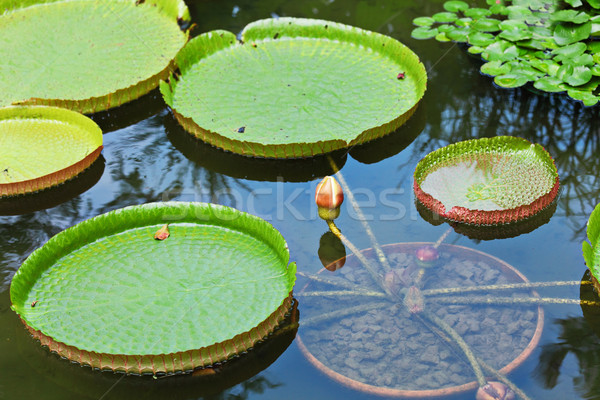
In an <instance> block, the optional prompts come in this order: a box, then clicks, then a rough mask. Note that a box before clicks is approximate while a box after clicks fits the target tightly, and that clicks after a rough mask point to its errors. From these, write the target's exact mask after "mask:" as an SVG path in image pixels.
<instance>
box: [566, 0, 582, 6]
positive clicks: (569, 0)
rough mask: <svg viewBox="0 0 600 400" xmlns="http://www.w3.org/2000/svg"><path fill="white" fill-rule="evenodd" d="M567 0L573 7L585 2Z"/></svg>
mask: <svg viewBox="0 0 600 400" xmlns="http://www.w3.org/2000/svg"><path fill="white" fill-rule="evenodd" d="M565 2H566V3H567V4H569V5H571V6H572V7H579V6H580V5H582V4H583V3H581V0H565Z"/></svg>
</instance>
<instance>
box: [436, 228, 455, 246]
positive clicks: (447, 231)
mask: <svg viewBox="0 0 600 400" xmlns="http://www.w3.org/2000/svg"><path fill="white" fill-rule="evenodd" d="M450 232H452V228H448V229H446V232H444V233H443V234H442V236H440V238H439V239H438V240H437V241H436V242H435V243H434V244H433V248H434V249H437V248H438V247H440V245H441V244H442V242H443V241H444V240H446V238H447V237H448V235H449V234H450Z"/></svg>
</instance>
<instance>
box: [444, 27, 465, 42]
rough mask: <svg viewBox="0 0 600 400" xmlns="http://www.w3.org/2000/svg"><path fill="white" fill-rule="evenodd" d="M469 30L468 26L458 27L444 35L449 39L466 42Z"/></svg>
mask: <svg viewBox="0 0 600 400" xmlns="http://www.w3.org/2000/svg"><path fill="white" fill-rule="evenodd" d="M470 32H471V30H470V29H468V28H459V29H453V30H451V31H449V32H446V36H447V37H448V38H449V39H452V40H454V41H455V42H461V43H466V42H467V41H468V36H469V33H470Z"/></svg>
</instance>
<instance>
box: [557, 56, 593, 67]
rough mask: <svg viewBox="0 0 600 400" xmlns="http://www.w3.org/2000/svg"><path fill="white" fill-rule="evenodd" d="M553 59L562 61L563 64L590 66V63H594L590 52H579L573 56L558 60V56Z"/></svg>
mask: <svg viewBox="0 0 600 400" xmlns="http://www.w3.org/2000/svg"><path fill="white" fill-rule="evenodd" d="M554 59H555V60H557V61H562V62H563V63H564V64H571V65H573V66H584V67H591V66H592V65H594V58H593V57H592V55H591V54H587V53H585V54H581V55H579V56H577V57H573V58H568V57H565V58H564V59H562V60H559V58H558V57H555V58H554Z"/></svg>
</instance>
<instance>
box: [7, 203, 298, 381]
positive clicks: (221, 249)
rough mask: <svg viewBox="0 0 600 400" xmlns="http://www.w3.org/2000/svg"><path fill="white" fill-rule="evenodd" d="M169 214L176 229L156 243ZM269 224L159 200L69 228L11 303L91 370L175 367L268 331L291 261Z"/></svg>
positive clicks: (287, 284) (24, 276)
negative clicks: (156, 237) (157, 234)
mask: <svg viewBox="0 0 600 400" xmlns="http://www.w3.org/2000/svg"><path fill="white" fill-rule="evenodd" d="M165 223H168V224H169V225H168V229H169V233H170V235H169V237H168V238H166V239H164V240H155V239H154V234H155V232H156V231H157V230H158V229H159V228H161V227H162V226H164V224H165ZM288 263H289V252H288V250H287V246H286V243H285V240H284V239H283V237H282V236H281V234H279V232H278V231H277V230H275V229H274V228H273V226H271V225H270V224H269V223H267V222H266V221H264V220H262V219H260V218H258V217H254V216H252V215H249V214H246V213H242V212H240V211H237V210H235V209H232V208H229V207H223V206H218V205H212V204H204V203H177V202H173V203H152V204H145V205H141V206H132V207H127V208H123V209H119V210H115V211H112V212H109V213H107V214H103V215H100V216H97V217H94V218H92V219H90V220H87V221H84V222H82V223H80V224H78V225H76V226H74V227H72V228H69V229H67V230H65V231H63V232H61V233H59V234H58V235H56V236H55V237H53V238H51V239H50V240H49V241H48V243H46V244H45V245H44V246H42V247H41V248H40V249H38V250H36V251H34V252H33V253H32V254H31V255H30V256H29V257H28V258H27V260H25V262H24V263H23V265H22V266H21V267H20V268H19V270H18V271H17V273H16V274H15V276H14V278H13V280H12V284H11V288H10V294H11V301H12V309H13V310H14V311H15V312H17V314H19V316H20V317H21V319H22V320H23V322H24V323H25V324H26V326H27V327H28V329H29V331H30V332H31V333H32V334H33V335H34V337H36V338H38V339H39V340H40V341H41V343H42V345H46V346H48V347H49V348H50V350H51V351H54V352H56V353H58V354H59V355H60V356H62V357H65V358H68V359H70V360H72V361H76V362H79V363H82V364H88V365H90V366H92V367H93V368H98V369H112V370H115V371H123V372H126V373H136V374H145V373H153V374H156V373H173V372H180V371H189V370H193V369H194V368H197V367H203V366H208V365H212V364H214V363H217V362H221V361H224V360H226V359H228V358H230V357H232V356H234V355H236V354H239V353H241V352H243V351H245V350H247V349H248V348H251V347H252V346H253V345H254V344H256V343H257V342H258V341H259V340H261V339H263V338H265V337H266V336H267V335H269V333H270V332H271V331H272V330H273V329H274V328H275V327H276V326H277V325H278V324H279V322H281V321H282V320H283V318H284V316H285V313H286V312H287V311H288V309H289V307H290V305H291V302H292V297H291V293H292V287H293V285H294V281H295V272H296V265H295V264H294V263H291V264H288Z"/></svg>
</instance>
